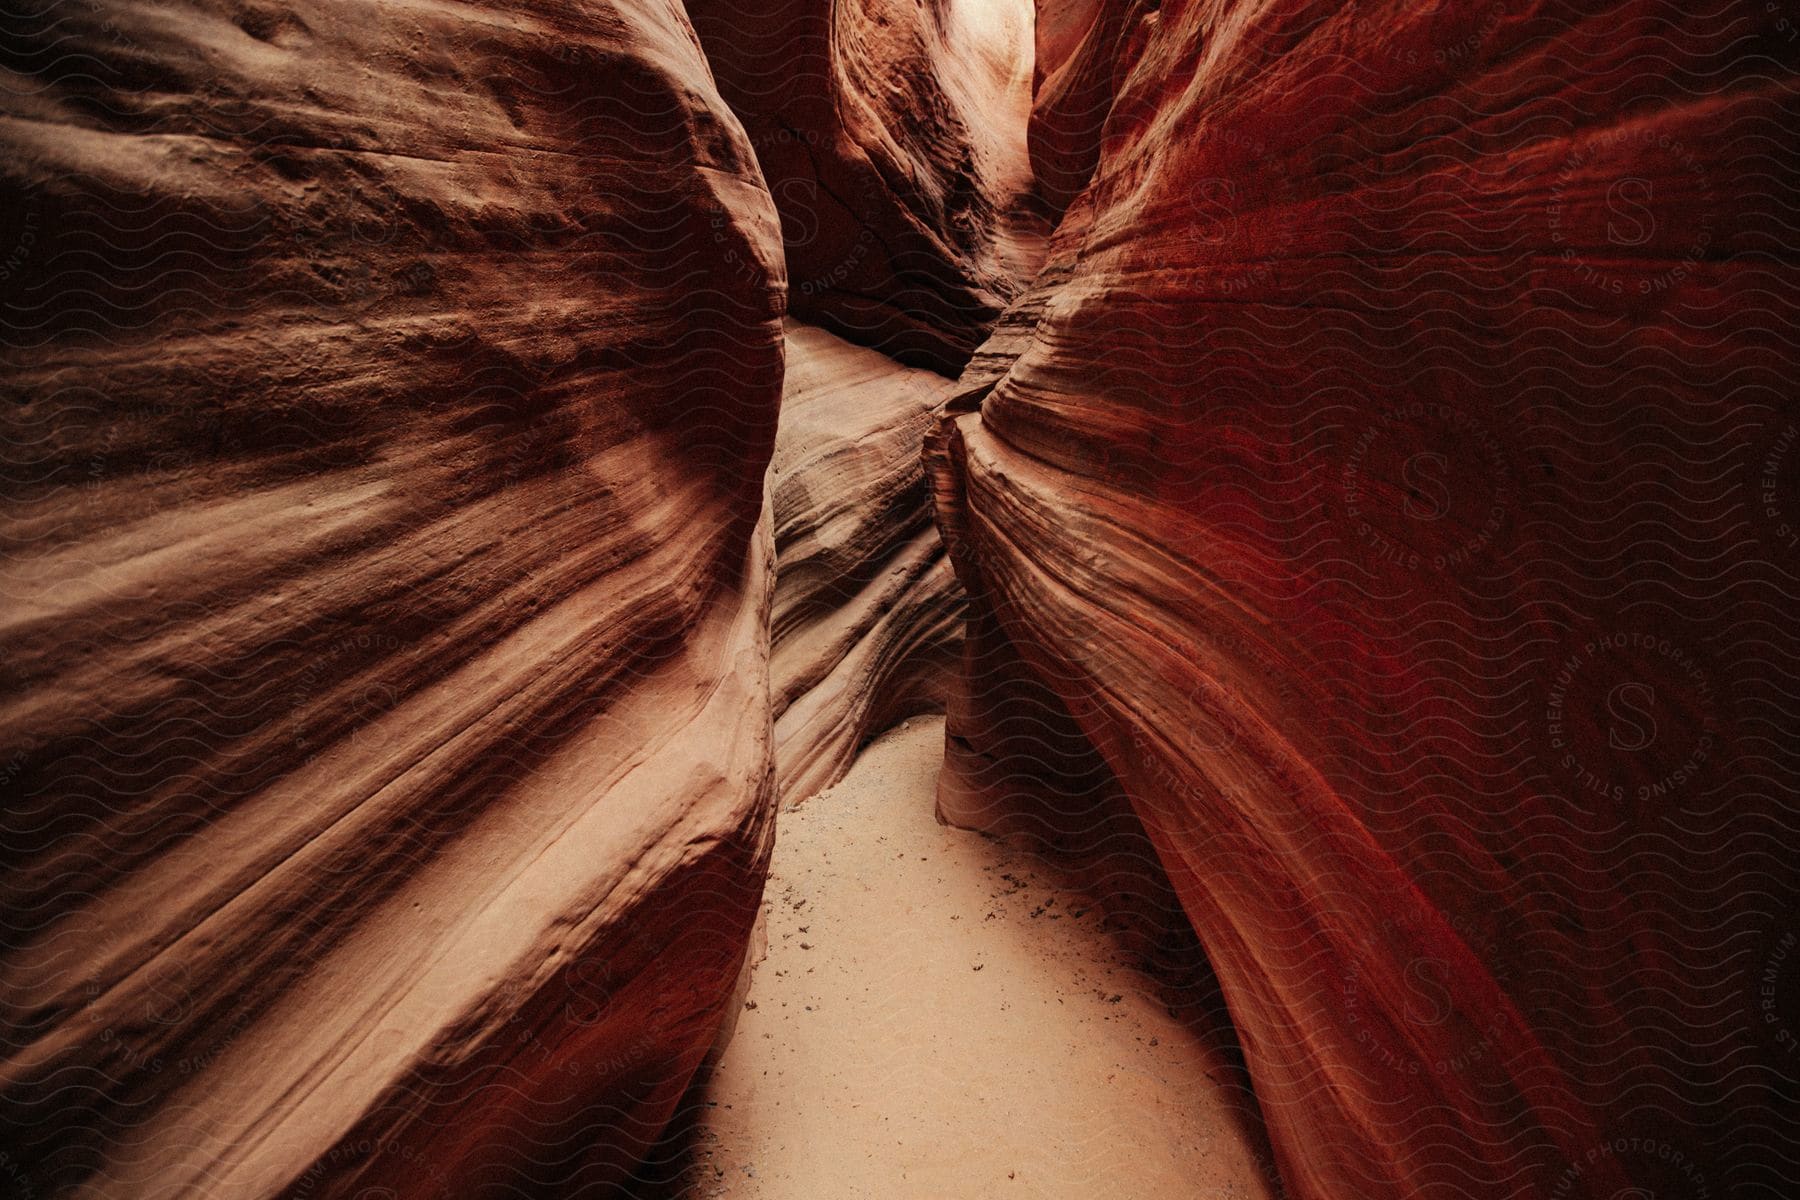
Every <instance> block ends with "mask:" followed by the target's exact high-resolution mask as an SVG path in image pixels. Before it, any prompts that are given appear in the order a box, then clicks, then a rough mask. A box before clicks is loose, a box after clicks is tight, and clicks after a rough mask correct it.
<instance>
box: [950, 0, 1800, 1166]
mask: <svg viewBox="0 0 1800 1200" xmlns="http://www.w3.org/2000/svg"><path fill="white" fill-rule="evenodd" d="M1123 7H1124V6H1119V7H1118V8H1115V9H1109V10H1108V11H1109V12H1110V13H1112V14H1113V15H1115V16H1116V15H1117V13H1118V11H1120V10H1122V9H1123ZM1703 7H1704V11H1700V10H1692V9H1691V8H1688V7H1684V6H1677V5H1674V4H1668V3H1660V2H1650V3H1644V2H1635V3H1623V4H1614V5H1607V6H1603V7H1594V6H1574V5H1560V4H1546V3H1526V4H1503V3H1500V4H1487V3H1479V2H1471V3H1450V4H1441V5H1430V6H1423V5H1418V4H1412V3H1388V4H1376V5H1354V6H1344V5H1336V4H1324V3H1320V4H1305V3H1297V4H1276V3H1244V2H1214V3H1202V4H1179V3H1164V4H1163V5H1162V6H1161V7H1160V10H1147V9H1130V10H1129V16H1128V19H1124V20H1122V21H1120V22H1119V24H1118V28H1117V29H1114V28H1113V27H1112V26H1110V25H1108V24H1107V23H1106V22H1105V21H1099V22H1096V23H1095V25H1094V27H1093V31H1092V32H1091V33H1090V34H1089V37H1090V39H1101V40H1100V41H1093V40H1090V42H1089V43H1088V44H1087V45H1085V46H1083V47H1081V48H1080V49H1078V50H1076V51H1074V52H1072V54H1071V56H1070V57H1069V59H1068V60H1067V61H1068V63H1071V64H1072V63H1076V62H1078V61H1081V59H1082V56H1084V55H1085V56H1087V58H1088V59H1089V60H1090V61H1092V62H1096V63H1113V64H1116V70H1117V72H1118V78H1119V80H1120V83H1119V86H1118V87H1117V88H1116V89H1115V90H1114V93H1113V94H1112V95H1111V96H1110V97H1109V101H1108V103H1107V105H1106V110H1105V111H1106V114H1107V115H1106V123H1105V125H1104V127H1103V128H1102V129H1101V130H1100V131H1099V137H1098V139H1097V142H1096V145H1095V151H1096V158H1095V166H1094V168H1093V172H1092V183H1091V185H1089V186H1088V187H1087V188H1086V190H1085V191H1084V192H1082V193H1081V194H1080V196H1079V198H1076V199H1074V200H1073V202H1072V204H1071V206H1070V209H1069V213H1068V216H1067V218H1066V220H1065V221H1064V223H1063V225H1062V227H1061V228H1060V229H1059V230H1058V232H1057V234H1056V237H1055V241H1054V243H1053V247H1052V252H1051V258H1050V262H1049V264H1048V266H1047V268H1046V270H1045V272H1044V274H1043V275H1041V276H1040V277H1039V280H1038V283H1037V285H1036V286H1035V287H1034V289H1033V291H1032V292H1031V293H1030V294H1028V295H1027V296H1025V297H1023V298H1021V300H1020V301H1018V302H1017V303H1016V304H1015V305H1014V306H1013V308H1012V309H1011V310H1010V311H1009V315H1008V317H1007V318H1005V319H1004V320H1003V322H1002V325H1001V327H1000V329H999V330H998V331H997V332H996V334H995V337H994V338H993V339H992V341H991V342H990V344H989V345H990V349H988V350H984V351H983V352H982V353H980V354H978V355H977V357H976V359H975V362H974V363H973V364H972V366H971V368H970V371H969V373H968V374H967V375H966V376H965V384H966V387H967V390H968V391H969V392H970V393H971V395H973V396H975V397H979V396H980V395H981V394H982V389H983V388H985V387H986V386H987V385H988V384H990V383H993V382H994V381H995V380H996V379H997V380H998V382H997V384H996V385H995V386H993V389H992V391H991V394H987V395H986V398H985V399H982V400H980V402H979V404H978V406H977V408H976V411H973V412H969V413H967V414H966V415H961V416H953V417H952V418H951V419H950V421H949V423H948V424H947V426H946V428H945V430H944V432H943V434H942V436H941V438H940V439H939V446H938V449H937V452H936V463H937V466H936V468H935V470H936V475H937V478H938V481H939V482H938V495H939V504H940V522H941V524H942V525H943V527H944V529H945V536H946V541H947V543H948V544H949V545H950V548H951V551H952V555H953V557H954V558H956V559H957V560H958V563H959V571H961V573H962V574H963V577H964V579H965V581H969V582H970V585H971V590H972V592H973V593H974V594H973V595H972V596H971V604H972V606H973V608H974V611H975V612H976V613H977V614H980V613H982V612H989V613H992V614H993V619H994V620H995V621H996V622H997V623H998V626H999V628H1000V630H1001V631H1003V633H1004V635H1005V636H1006V638H1008V639H1010V641H1011V643H1012V653H1013V654H1014V655H1015V656H1016V657H1017V659H1018V660H1019V661H1021V662H1023V663H1025V664H1026V665H1027V666H1028V667H1029V668H1030V669H1031V670H1032V671H1033V672H1034V674H1035V676H1036V677H1037V678H1038V679H1041V680H1043V681H1045V682H1047V683H1048V684H1050V685H1051V686H1052V687H1053V688H1054V689H1055V691H1056V692H1057V693H1058V696H1059V698H1060V701H1061V703H1062V704H1063V705H1064V706H1066V708H1067V709H1068V710H1069V712H1070V713H1071V714H1072V715H1073V717H1074V719H1075V721H1076V723H1077V724H1078V725H1079V727H1080V729H1081V731H1082V733H1083V734H1084V735H1085V736H1086V738H1087V739H1088V740H1089V741H1090V742H1091V743H1092V745H1093V746H1094V747H1095V748H1097V749H1098V751H1099V752H1100V753H1101V754H1102V755H1103V757H1104V759H1105V761H1106V763H1107V764H1108V766H1110V768H1111V770H1112V772H1113V773H1114V774H1116V776H1117V778H1118V780H1119V781H1120V784H1121V785H1122V787H1123V789H1124V791H1125V793H1126V794H1127V795H1128V796H1129V798H1130V799H1131V801H1132V803H1133V805H1134V807H1135V808H1136V810H1137V812H1138V814H1139V815H1140V816H1141V818H1142V820H1143V822H1144V824H1145V826H1146V827H1147V829H1148V831H1149V833H1150V836H1151V838H1152V840H1153V841H1154V842H1155V844H1156V848H1157V851H1158V854H1159V856H1160V858H1161V860H1162V865H1163V866H1164V867H1166V869H1167V872H1168V874H1169V876H1170V878H1171V879H1172V881H1173V883H1174V885H1175V887H1176V889H1177V891H1178V892H1179V893H1180V895H1181V898H1182V901H1183V903H1184V905H1185V907H1186V909H1187V912H1188V914H1189V917H1190V918H1191V920H1192V922H1193V924H1194V926H1195V928H1196V929H1197V930H1198V932H1199V933H1200V935H1201V937H1202V940H1203V941H1204V942H1205V944H1206V947H1207V949H1208V951H1209V953H1210V955H1211V957H1212V959H1213V962H1214V965H1215V967H1216V968H1217V970H1218V973H1219V976H1220V979H1221V982H1222V985H1223V988H1224V992H1225V996H1226V999H1227V1001H1228V1003H1229V1004H1230V1007H1231V1010H1232V1015H1233V1017H1234V1020H1235V1022H1236V1024H1237V1026H1238V1029H1239V1032H1240V1036H1241V1039H1242V1042H1243V1046H1244V1050H1245V1053H1246V1056H1247V1058H1248V1061H1249V1065H1250V1070H1251V1074H1252V1076H1253V1079H1254V1083H1255V1086H1256V1089H1257V1093H1258V1096H1259V1099H1260V1102H1261V1105H1262V1108H1263V1111H1264V1113H1265V1115H1266V1117H1267V1120H1268V1123H1269V1127H1270V1131H1271V1134H1272V1137H1273V1139H1274V1143H1275V1146H1276V1149H1277V1154H1278V1157H1279V1160H1280V1168H1281V1172H1282V1176H1283V1179H1284V1181H1285V1186H1286V1189H1287V1192H1288V1193H1289V1194H1291V1195H1295V1196H1305V1197H1308V1198H1315V1200H1327V1198H1329V1200H1341V1198H1343V1197H1351V1196H1356V1197H1362V1196H1371V1197H1373V1196H1383V1197H1385V1196H1442V1195H1469V1196H1480V1197H1505V1196H1517V1197H1527V1196H1530V1197H1558V1198H1561V1197H1599V1198H1601V1200H1612V1198H1613V1197H1615V1196H1621V1195H1624V1194H1625V1192H1626V1190H1627V1189H1631V1188H1637V1189H1644V1193H1642V1194H1654V1195H1657V1196H1665V1195H1668V1196H1677V1195H1679V1196H1684V1197H1693V1196H1722V1195H1732V1196H1740V1195H1741V1196H1768V1197H1774V1196H1778V1195H1782V1194H1783V1189H1784V1188H1785V1187H1786V1186H1788V1185H1787V1180H1788V1179H1789V1178H1791V1175H1792V1171H1793V1159H1792V1156H1791V1153H1789V1152H1788V1151H1785V1150H1783V1149H1782V1147H1783V1146H1784V1145H1786V1146H1791V1145H1792V1144H1793V1141H1792V1138H1793V1133H1794V1131H1793V1129H1792V1126H1791V1124H1790V1122H1791V1121H1792V1114H1793V1109H1792V1099H1793V1097H1792V1094H1791V1089H1792V1085H1791V1082H1784V1080H1787V1081H1791V1079H1792V1078H1793V1066H1794V1064H1793V1060H1792V1058H1791V1053H1792V1051H1791V1047H1792V1045H1793V1040H1792V1037H1791V1036H1790V1035H1791V1034H1792V1032H1793V1030H1792V1025H1793V1022H1792V1019H1791V1018H1789V1017H1786V1016H1785V1015H1782V1014H1783V1013H1784V1012H1785V1011H1788V1010H1789V1008H1794V1007H1800V1006H1790V1005H1788V1003H1787V1002H1788V1001H1792V1000H1793V999H1794V997H1793V996H1792V995H1788V994H1786V993H1784V992H1783V991H1782V989H1784V988H1788V987H1789V985H1790V984H1791V981H1792V978H1793V976H1792V973H1791V972H1789V973H1787V974H1782V973H1781V970H1780V963H1781V962H1782V961H1783V960H1782V959H1781V947H1782V945H1783V944H1784V943H1783V938H1784V937H1786V938H1788V939H1789V941H1791V933H1792V920H1793V917H1792V914H1793V912H1794V911H1795V904H1794V901H1795V897H1796V893H1797V892H1800V881H1797V876H1796V873H1795V868H1794V866H1793V858H1792V853H1791V847H1792V845H1793V843H1794V839H1795V837H1796V833H1797V832H1800V797H1797V796H1796V789H1795V786H1794V779H1795V767H1796V765H1797V764H1796V762H1795V748H1796V746H1800V729H1797V728H1796V726H1795V717H1794V715H1793V714H1794V706H1793V698H1794V696H1795V695H1796V691H1797V689H1796V686H1795V680H1796V678H1797V676H1800V672H1797V671H1796V667H1797V666H1800V643H1797V641H1796V637H1797V634H1796V630H1800V622H1797V621H1796V617H1797V616H1800V596H1797V593H1800V579H1797V578H1796V575H1795V571H1794V558H1793V550H1794V541H1793V537H1792V527H1793V525H1794V505H1793V504H1792V503H1791V502H1790V500H1789V499H1788V497H1789V496H1790V494H1791V488H1790V487H1789V483H1790V482H1791V477H1792V475H1793V474H1794V470H1793V469H1791V463H1790V459H1791V457H1792V455H1793V454H1795V453H1800V449H1796V448H1795V447H1794V443H1795V441H1796V438H1795V436H1794V433H1793V430H1794V427H1795V422H1796V420H1800V413H1797V410H1796V408H1795V404H1794V398H1793V397H1794V388H1793V380H1794V378H1795V377H1796V375H1797V374H1800V371H1797V368H1800V362H1796V354H1795V351H1794V350H1793V348H1792V347H1791V346H1790V345H1789V342H1788V339H1787V337H1786V335H1785V332H1784V331H1785V330H1787V329H1789V328H1790V327H1791V326H1792V323H1793V321H1794V318H1795V316H1796V299H1797V295H1796V288H1795V284H1794V276H1793V273H1792V271H1791V268H1790V267H1789V266H1788V265H1787V260H1788V258H1789V257H1790V255H1791V252H1790V251H1789V250H1788V249H1787V247H1788V246H1789V244H1791V240H1792V237H1793V231H1794V230H1795V228H1796V227H1800V220H1797V219H1796V217H1797V215H1800V214H1797V213H1796V211H1795V206H1794V205H1793V203H1792V200H1791V197H1792V196H1793V194H1794V184H1795V182H1796V179H1795V174H1796V171H1795V167H1796V163H1795V155H1794V149H1793V141H1792V138H1791V136H1790V134H1791V131H1792V129H1793V128H1795V126H1796V121H1797V117H1800V113H1797V112H1796V108H1797V107H1800V106H1797V104H1796V100H1795V96H1796V88H1795V75H1794V73H1793V64H1794V51H1793V40H1792V22H1791V20H1788V19H1787V18H1785V17H1784V16H1782V15H1781V14H1779V13H1777V12H1775V11H1774V10H1772V9H1770V8H1768V7H1766V6H1764V5H1761V4H1755V3H1740V4H1725V5H1714V6H1710V7H1706V6H1703ZM1063 69H1064V70H1065V71H1066V70H1068V67H1067V65H1065V66H1064V68H1063ZM1049 87H1050V84H1049V82H1048V81H1046V83H1045V84H1044V85H1043V88H1041V89H1040V106H1041V105H1043V104H1044V103H1045V100H1046V92H1045V90H1044V89H1047V88H1049ZM1060 94H1061V93H1054V94H1052V95H1051V96H1050V99H1052V100H1054V99H1055V98H1056V96H1057V95H1060ZM1040 111H1042V110H1040ZM1034 136H1035V135H1034ZM991 681H992V680H991V677H989V676H986V675H983V676H981V677H978V678H975V679H972V680H971V681H970V682H969V684H968V687H969V691H970V693H971V694H977V695H979V694H982V689H983V687H984V686H986V685H988V684H989V683H991ZM1002 691H1003V689H1002ZM1014 702H1015V701H1013V700H1010V699H1008V698H1007V697H1006V696H1005V695H1004V694H1000V695H996V696H995V698H994V699H993V701H992V704H993V710H992V711H988V712H983V711H979V710H978V709H977V708H971V707H970V706H968V705H967V704H966V703H965V704H963V705H961V706H953V707H952V726H951V734H952V746H953V748H954V747H955V746H956V739H957V738H958V737H961V738H964V739H965V740H967V741H968V742H969V743H970V744H972V745H976V746H977V747H979V745H980V744H981V743H982V742H983V740H984V739H986V740H987V741H988V742H989V744H990V748H991V747H992V746H993V745H995V744H997V742H998V741H999V740H1000V739H997V738H994V737H993V736H992V731H993V730H994V729H996V728H999V727H1001V726H1003V725H1004V723H1005V721H1006V720H1007V713H1008V712H1009V711H1010V707H1009V706H1010V705H1011V704H1013V703H1014ZM955 757H956V756H955V755H953V760H952V761H953V765H954V763H955ZM1030 757H1031V755H1029V754H1027V755H1022V756H1020V755H1015V757H1014V759H1013V761H1015V762H1018V761H1024V760H1028V759H1029V758H1030ZM1040 766H1041V764H1040ZM977 774H978V773H977ZM975 777H976V776H975V775H970V776H968V778H975ZM961 784H962V781H960V780H959V779H958V778H957V777H955V776H953V777H952V778H951V779H950V780H948V781H947V783H946V788H947V791H946V793H945V803H946V805H947V806H948V808H949V809H950V810H951V811H953V812H955V813H956V814H957V815H959V817H960V818H961V819H963V820H967V821H972V822H976V823H980V822H981V821H983V820H984V819H986V818H987V817H989V816H993V817H996V818H998V817H1001V816H1004V817H1005V819H1006V820H1008V821H1017V820H1018V816H1017V814H1010V815H1008V814H1005V813H1003V812H1002V811H1001V809H1000V808H999V807H998V805H996V807H995V808H994V809H992V810H990V811H989V812H983V811H982V809H981V805H980V803H979V802H978V801H974V800H971V798H970V797H969V796H968V795H966V794H959V793H958V791H957V789H958V788H959V787H960V786H961ZM1016 790H1017V789H1015V791H1016ZM1765 977H1766V978H1767V979H1770V980H1775V981H1776V982H1773V983H1765V982H1764V980H1765ZM1784 1040H1785V1047H1786V1048H1785V1049H1784ZM1784 1054H1785V1055H1788V1056H1789V1057H1786V1058H1783V1057H1782V1056H1783V1055H1784ZM1784 1089H1786V1091H1785V1092H1784ZM1630 1194H1631V1195H1634V1196H1635V1195H1639V1194H1641V1193H1640V1192H1638V1191H1632V1192H1631V1193H1630Z"/></svg>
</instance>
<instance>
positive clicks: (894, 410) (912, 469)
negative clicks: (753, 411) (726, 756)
mask: <svg viewBox="0 0 1800 1200" xmlns="http://www.w3.org/2000/svg"><path fill="white" fill-rule="evenodd" d="M954 387H955V385H954V384H953V383H952V382H951V381H949V380H947V379H944V378H943V377H942V376H940V375H937V374H934V373H933V372H930V371H925V370H919V369H912V368H907V367H902V366H899V365H898V364H896V363H895V362H894V361H893V360H892V359H890V358H887V357H886V356H884V355H882V354H879V353H877V352H875V351H873V350H867V349H864V348H862V347H860V346H853V345H851V344H850V343H848V342H845V341H844V340H842V339H841V338H838V337H836V336H834V335H832V334H830V333H827V332H825V331H824V330H822V329H818V328H814V327H812V326H808V325H802V324H798V323H791V324H790V325H789V327H788V331H787V376H786V386H785V394H784V395H783V397H782V407H781V432H780V435H779V437H778V438H777V440H776V444H775V460H774V464H773V467H772V469H771V471H770V479H769V486H770V499H771V504H772V512H773V518H774V528H775V545H776V557H777V562H778V565H779V573H778V575H777V581H776V585H775V604H774V619H773V627H772V628H773V633H772V637H773V640H774V660H773V664H772V675H773V678H772V681H771V685H772V697H773V702H774V715H775V754H776V767H777V776H778V778H779V780H780V784H781V792H782V795H783V797H784V798H785V799H788V800H801V799H804V798H805V797H806V796H808V795H811V794H812V793H813V792H816V791H818V790H819V789H820V788H823V787H828V786H830V785H831V784H833V783H835V782H836V781H837V780H838V779H839V778H840V777H842V775H843V773H844V772H845V771H846V770H848V769H849V766H850V762H851V760H852V759H853V758H854V757H855V754H856V751H857V750H858V749H859V748H860V747H861V746H862V744H863V743H864V742H865V741H866V740H867V739H868V738H869V737H870V736H871V735H873V734H875V733H879V732H880V731H881V730H883V729H886V728H887V727H888V726H890V725H892V724H894V723H895V722H897V721H899V720H900V719H901V718H903V717H906V716H910V715H911V714H913V713H915V712H923V711H941V710H942V709H943V707H944V702H945V696H946V694H947V692H948V690H949V684H950V680H951V678H952V677H953V675H954V673H955V665H956V661H957V656H958V654H959V652H960V651H959V646H960V644H961V641H962V620H961V615H962V590H961V588H960V587H959V586H958V585H957V582H956V577H955V575H954V574H953V573H952V571H951V569H950V562H949V560H948V559H947V558H946V557H945V555H944V547H943V543H942V542H941V541H940V540H939V538H938V532H937V528H936V526H935V525H934V524H933V523H932V519H931V501H930V495H929V492H928V490H927V488H926V485H925V477H924V470H923V464H922V462H921V459H920V449H921V444H922V442H923V441H924V438H925V434H926V432H927V431H928V430H929V429H930V428H932V427H933V426H934V425H935V423H936V417H937V414H938V412H939V411H940V410H941V408H942V407H943V404H944V402H945V401H946V400H947V399H948V397H949V395H950V393H951V391H952V390H953V389H954Z"/></svg>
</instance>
